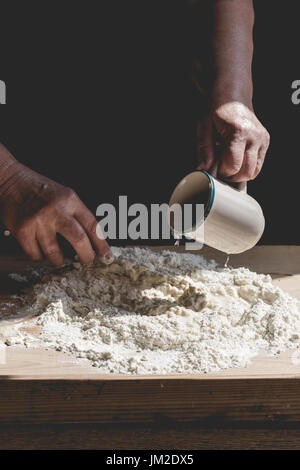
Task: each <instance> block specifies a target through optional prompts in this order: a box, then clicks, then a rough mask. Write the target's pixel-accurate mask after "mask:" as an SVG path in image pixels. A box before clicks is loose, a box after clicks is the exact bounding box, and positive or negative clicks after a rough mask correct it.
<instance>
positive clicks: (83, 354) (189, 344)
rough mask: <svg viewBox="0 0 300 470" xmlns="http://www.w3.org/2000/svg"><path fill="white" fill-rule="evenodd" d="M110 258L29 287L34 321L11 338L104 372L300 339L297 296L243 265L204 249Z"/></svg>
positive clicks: (215, 360) (208, 360)
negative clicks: (222, 263) (35, 329)
mask: <svg viewBox="0 0 300 470" xmlns="http://www.w3.org/2000/svg"><path fill="white" fill-rule="evenodd" d="M113 251H114V255H115V258H116V261H115V262H114V263H113V264H112V265H110V266H108V267H107V266H103V265H102V264H100V263H99V264H95V265H94V266H92V267H83V266H81V265H79V264H78V263H75V265H74V267H73V268H66V269H65V270H63V271H62V272H61V273H60V274H57V275H53V274H52V275H47V276H45V277H44V278H43V280H42V282H41V283H39V284H36V285H35V286H33V287H32V288H30V289H29V290H28V291H27V293H26V302H27V307H26V308H27V311H28V313H31V314H32V315H36V316H37V317H36V318H35V319H34V320H31V321H30V322H29V323H27V326H30V325H31V326H34V325H37V326H39V327H40V329H41V334H40V337H39V338H38V339H37V338H35V337H33V336H32V335H30V334H29V333H24V332H21V331H18V333H17V334H15V335H12V336H11V337H10V338H9V339H6V342H7V344H15V343H22V344H23V345H25V346H27V347H37V346H41V345H42V346H43V347H49V348H54V349H56V350H58V351H64V352H66V353H71V354H73V356H75V357H76V358H77V359H79V360H82V361H86V362H87V363H89V364H90V365H93V366H95V367H97V368H99V372H102V373H122V374H153V373H155V374H158V373H187V372H188V373H195V372H212V371H218V370H220V369H226V368H230V367H243V366H246V365H247V364H248V363H249V362H250V360H251V358H252V357H254V356H256V355H257V354H259V353H260V352H261V351H262V350H264V351H265V352H266V353H267V354H271V355H274V354H277V353H279V352H281V351H283V350H286V349H289V348H295V347H297V346H298V345H299V344H300V302H299V301H297V300H296V299H294V298H292V297H290V296H289V295H288V294H286V293H284V292H283V291H282V290H281V289H280V288H278V287H275V286H274V285H273V284H272V283H271V278H270V276H265V275H259V274H256V273H254V272H251V271H249V270H248V269H246V268H239V269H233V268H223V267H222V268H220V267H217V266H216V263H215V262H214V261H211V262H207V261H205V260H204V259H203V258H202V257H201V256H199V255H193V254H177V253H174V252H170V251H163V252H159V253H155V252H153V251H151V250H148V249H142V248H123V249H120V248H115V249H113Z"/></svg>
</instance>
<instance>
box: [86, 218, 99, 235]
mask: <svg viewBox="0 0 300 470" xmlns="http://www.w3.org/2000/svg"><path fill="white" fill-rule="evenodd" d="M97 226H98V221H97V220H96V219H93V220H92V221H91V222H90V223H89V224H88V233H93V234H94V233H96V230H97Z"/></svg>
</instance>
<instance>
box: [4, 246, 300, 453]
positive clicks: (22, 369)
mask: <svg viewBox="0 0 300 470" xmlns="http://www.w3.org/2000/svg"><path fill="white" fill-rule="evenodd" d="M181 250H182V248H179V249H178V250H176V251H181ZM213 251H214V250H213ZM200 254H201V255H204V256H205V257H208V258H214V259H216V260H217V261H219V262H224V259H223V258H224V255H223V254H220V253H217V252H215V251H214V253H212V252H211V249H205V250H201V252H200ZM1 261H2V262H0V277H1V276H2V278H3V279H4V278H5V276H6V277H7V273H8V272H12V271H14V272H25V273H26V272H27V271H28V269H29V268H28V266H29V264H28V262H27V261H25V259H24V258H19V257H18V258H8V257H6V258H5V259H4V258H2V259H1ZM230 264H232V265H234V266H239V265H246V266H249V267H251V269H254V270H256V271H257V272H267V273H272V274H273V277H274V283H276V284H277V285H280V287H282V288H283V289H284V290H286V291H287V292H289V293H291V294H293V295H294V296H296V297H298V298H300V283H299V280H300V247H256V248H254V249H253V250H250V251H249V252H248V253H246V254H243V255H236V257H231V259H230ZM14 289H20V286H19V285H17V284H16V285H13V284H11V285H10V290H9V292H12V291H14ZM3 296H4V297H5V298H6V299H7V298H9V295H8V291H5V290H4V292H3ZM299 390H300V365H299V364H297V361H296V363H295V361H293V351H288V352H286V353H283V354H281V355H280V356H278V357H276V358H265V357H259V358H257V359H255V360H254V361H253V364H252V365H250V366H249V367H247V368H245V369H231V370H226V371H221V372H219V373H217V374H207V375H204V374H195V375H179V376H178V375H177V376H129V377H128V376H116V375H100V374H99V373H98V372H97V369H95V368H92V367H89V366H86V365H83V364H82V365H78V364H76V363H74V361H73V359H72V357H71V356H66V355H64V354H62V353H57V352H55V351H46V350H23V349H16V348H7V357H6V363H5V364H2V365H0V448H21V449H22V448H28V449H29V448H37V449H42V448H47V449H48V448H51V449H52V448H53V449H55V448H82V449H83V448H99V449H101V448H107V449H128V448H131V449H145V448H151V449H162V448H169V449H184V448H189V449H223V448H224V449H242V448H243V449H247V448H258V449H260V448H270V449H272V448H277V449H279V448H288V449H298V448H299V447H300V445H299V442H300V430H299V429H300V393H299Z"/></svg>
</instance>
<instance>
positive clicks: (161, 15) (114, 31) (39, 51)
mask: <svg viewBox="0 0 300 470" xmlns="http://www.w3.org/2000/svg"><path fill="white" fill-rule="evenodd" d="M204 3H205V2H204ZM255 3H256V27H255V59H254V67H253V72H254V83H255V109H256V111H257V114H258V116H259V118H260V119H261V120H262V122H263V123H264V124H265V126H266V127H267V128H268V130H269V132H270V134H271V142H272V143H271V147H270V150H269V152H268V156H267V160H266V163H265V166H264V169H263V171H262V173H261V175H260V176H259V177H258V178H257V180H256V181H254V182H251V183H250V184H249V193H250V194H252V195H253V196H254V197H255V198H257V199H258V200H259V202H260V203H261V205H262V207H263V210H264V212H265V216H266V230H265V234H264V236H263V239H262V241H261V242H262V243H267V244H271V243H277V244H298V242H299V240H300V237H299V229H298V225H299V224H298V212H297V203H298V200H299V185H300V183H299V182H298V179H299V177H298V171H297V170H298V165H297V163H298V158H299V157H298V135H299V132H298V120H299V116H300V105H299V106H295V105H293V104H292V102H291V93H292V91H291V83H292V81H293V80H296V79H300V70H299V62H298V61H299V59H298V51H297V44H298V39H299V28H298V17H297V12H296V11H295V9H296V5H297V1H296V0H295V1H294V0H288V1H286V2H285V3H284V4H282V2H273V1H272V2H271V1H268V0H259V1H256V2H255ZM8 5H9V8H8V7H6V8H5V7H3V10H2V13H1V31H0V41H1V56H0V61H1V68H0V70H1V72H0V79H2V80H4V81H5V82H6V85H7V104H6V105H5V106H0V124H1V125H0V140H1V141H2V142H3V143H4V144H5V145H7V147H8V148H9V149H10V151H11V152H12V153H13V154H14V155H15V156H16V158H18V159H19V160H20V161H22V162H23V163H25V164H27V165H29V166H31V167H32V168H34V169H35V170H37V171H39V172H41V173H44V174H46V175H47V176H49V177H51V178H53V179H55V180H57V181H59V182H61V183H63V184H66V185H68V186H71V187H73V188H74V189H75V190H76V191H77V192H78V193H79V195H80V196H81V198H82V199H83V201H84V202H85V203H86V204H87V205H88V206H89V207H90V208H91V210H92V211H93V212H94V211H95V209H96V207H97V206H98V205H99V204H100V203H101V202H111V203H116V202H117V200H118V196H119V195H127V196H128V198H129V203H131V202H143V203H146V204H149V203H152V202H159V203H161V202H167V201H168V198H169V195H170V193H171V191H172V188H173V187H174V185H175V184H176V183H177V182H178V180H179V179H180V178H181V177H182V176H183V175H184V174H185V173H186V172H188V171H189V170H191V169H192V168H193V167H194V162H195V132H194V129H195V120H196V115H197V114H198V106H199V101H198V97H197V94H196V91H195V90H194V88H193V86H192V83H191V73H190V71H191V59H192V54H193V52H194V51H195V46H196V50H197V44H195V36H194V34H193V31H192V28H191V25H195V24H197V19H196V21H195V17H193V15H192V18H191V9H190V4H189V2H185V1H178V2H177V1H166V0H160V1H151V2H150V1H143V0H142V1H127V2H121V1H111V2H94V1H85V2H57V1H52V2H48V1H44V2H36V1H34V2H33V1H32V2H22V3H21V2H14V1H10V2H9V4H8ZM1 9H2V8H1ZM203 11H204V10H203ZM191 19H192V20H193V21H191ZM205 25H206V26H207V25H208V22H207V21H206V18H205V15H204V14H202V15H200V16H199V30H201V31H202V29H203V28H205ZM11 244H12V242H11V241H7V240H6V239H4V238H2V237H1V242H0V249H1V250H2V251H7V250H9V249H10V247H11V246H12V245H11Z"/></svg>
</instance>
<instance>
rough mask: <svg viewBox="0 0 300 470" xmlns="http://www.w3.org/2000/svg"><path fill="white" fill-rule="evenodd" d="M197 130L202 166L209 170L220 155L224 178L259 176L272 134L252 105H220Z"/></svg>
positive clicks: (220, 166) (200, 166)
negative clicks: (250, 106)
mask: <svg viewBox="0 0 300 470" xmlns="http://www.w3.org/2000/svg"><path fill="white" fill-rule="evenodd" d="M197 131H198V132H197V135H198V166H197V168H198V169H199V170H207V171H209V169H210V168H211V167H212V166H213V165H214V162H215V160H216V159H218V176H219V177H220V178H222V179H225V180H227V181H230V182H242V181H249V180H253V179H254V178H256V177H257V175H258V174H259V172H260V170H261V168H262V166H263V163H264V159H265V156H266V152H267V149H268V146H269V142H270V136H269V133H268V132H267V130H266V129H265V128H264V127H263V125H262V124H261V123H260V121H259V120H258V119H257V117H256V116H255V114H254V112H253V111H252V110H251V109H249V108H248V107H247V106H245V105H244V104H243V103H239V102H229V103H225V104H222V105H220V106H217V107H216V108H214V109H212V110H211V113H210V114H209V116H208V117H207V118H206V119H204V120H203V121H201V122H200V123H199V125H198V130H197ZM216 144H217V145H216Z"/></svg>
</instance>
